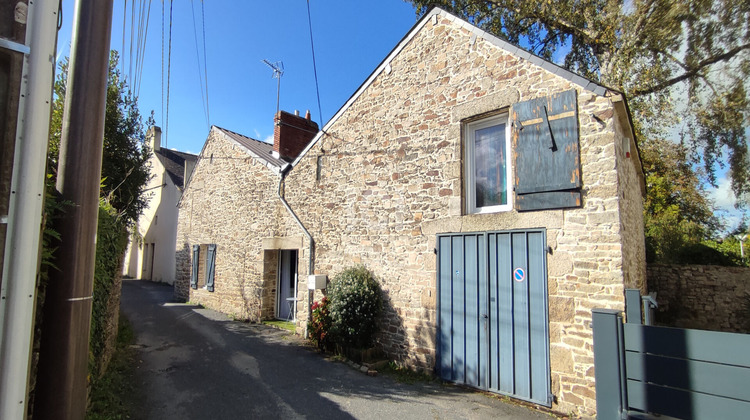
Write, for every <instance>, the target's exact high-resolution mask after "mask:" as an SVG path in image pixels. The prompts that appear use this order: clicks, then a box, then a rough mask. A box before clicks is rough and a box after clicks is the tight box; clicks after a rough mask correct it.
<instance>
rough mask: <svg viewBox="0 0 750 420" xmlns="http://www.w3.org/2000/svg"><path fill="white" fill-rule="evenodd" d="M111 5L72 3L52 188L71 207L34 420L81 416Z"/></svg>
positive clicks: (51, 289)
mask: <svg viewBox="0 0 750 420" xmlns="http://www.w3.org/2000/svg"><path fill="white" fill-rule="evenodd" d="M112 1H113V0H77V1H76V4H75V12H74V19H73V36H72V43H71V55H70V70H69V73H68V84H67V87H66V95H65V108H64V111H63V124H62V137H61V140H60V158H59V164H58V168H57V174H58V175H57V189H58V191H59V192H60V193H61V195H62V199H63V200H66V201H69V202H71V203H73V204H72V206H70V207H68V208H67V210H66V213H65V214H64V216H63V217H62V218H61V219H60V221H59V223H58V224H57V226H56V228H57V231H58V232H59V233H60V238H61V240H60V241H61V243H60V246H59V248H58V249H57V256H56V264H57V266H58V268H59V269H60V270H59V271H55V270H52V272H51V273H50V282H49V285H48V286H47V296H46V300H45V304H44V321H43V322H44V333H43V334H42V342H41V348H40V354H39V372H38V375H37V388H36V395H35V400H34V418H35V419H60V420H72V419H83V418H84V415H85V413H86V391H87V380H86V377H87V372H88V350H89V330H90V325H91V308H92V294H93V284H94V259H95V253H96V223H97V218H98V211H99V181H100V178H101V167H102V147H103V140H104V116H105V108H106V92H107V71H108V65H109V44H110V36H111V26H112Z"/></svg>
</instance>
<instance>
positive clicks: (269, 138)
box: [258, 134, 273, 144]
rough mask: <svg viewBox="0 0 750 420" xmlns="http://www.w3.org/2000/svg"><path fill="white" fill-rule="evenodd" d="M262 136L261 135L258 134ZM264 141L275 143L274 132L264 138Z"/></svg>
mask: <svg viewBox="0 0 750 420" xmlns="http://www.w3.org/2000/svg"><path fill="white" fill-rule="evenodd" d="M258 137H260V136H258ZM263 142H264V143H268V144H273V134H271V135H270V136H268V137H266V138H264V139H263Z"/></svg>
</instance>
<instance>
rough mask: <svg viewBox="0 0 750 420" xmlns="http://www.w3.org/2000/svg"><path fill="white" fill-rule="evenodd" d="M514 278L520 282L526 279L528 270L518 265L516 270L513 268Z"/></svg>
mask: <svg viewBox="0 0 750 420" xmlns="http://www.w3.org/2000/svg"><path fill="white" fill-rule="evenodd" d="M513 280H515V281H517V282H519V283H521V282H522V281H524V280H526V271H524V270H523V268H521V267H518V268H516V269H515V270H513Z"/></svg>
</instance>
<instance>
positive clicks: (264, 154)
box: [214, 126, 287, 168]
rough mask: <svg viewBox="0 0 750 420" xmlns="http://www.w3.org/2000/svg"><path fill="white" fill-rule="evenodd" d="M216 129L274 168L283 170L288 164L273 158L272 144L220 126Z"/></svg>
mask: <svg viewBox="0 0 750 420" xmlns="http://www.w3.org/2000/svg"><path fill="white" fill-rule="evenodd" d="M214 127H216V128H217V129H219V130H220V131H221V132H223V133H224V134H226V135H227V136H228V137H229V138H231V139H232V140H234V141H235V142H237V143H239V144H240V145H241V146H242V147H244V148H246V149H247V150H249V151H250V152H251V153H252V154H254V155H256V156H257V157H259V158H261V159H263V160H264V161H266V163H268V164H271V165H272V166H275V167H276V168H282V167H284V166H285V165H286V164H287V162H286V161H284V160H281V159H277V158H275V157H273V155H272V154H271V152H273V145H272V144H269V143H266V142H262V141H260V140H255V139H253V138H250V137H247V136H243V135H242V134H239V133H235V132H234V131H231V130H227V129H226V128H221V127H219V126H214Z"/></svg>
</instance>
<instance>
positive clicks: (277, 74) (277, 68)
mask: <svg viewBox="0 0 750 420" xmlns="http://www.w3.org/2000/svg"><path fill="white" fill-rule="evenodd" d="M263 62H264V63H266V65H267V66H268V67H270V68H271V70H273V75H272V76H271V77H272V78H274V79H279V81H278V82H277V83H276V113H277V114H278V113H279V92H281V76H282V75H283V74H284V63H282V62H281V61H277V62H275V63H272V62H270V61H268V60H265V59H264V60H263Z"/></svg>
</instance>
